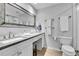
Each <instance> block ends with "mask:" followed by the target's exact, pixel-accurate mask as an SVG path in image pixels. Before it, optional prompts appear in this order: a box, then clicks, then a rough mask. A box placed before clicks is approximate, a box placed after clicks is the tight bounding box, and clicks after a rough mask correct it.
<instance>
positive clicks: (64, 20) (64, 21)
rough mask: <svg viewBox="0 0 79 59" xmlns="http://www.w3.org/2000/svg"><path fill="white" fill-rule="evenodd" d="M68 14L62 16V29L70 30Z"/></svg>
mask: <svg viewBox="0 0 79 59" xmlns="http://www.w3.org/2000/svg"><path fill="white" fill-rule="evenodd" d="M68 30H69V29H68V16H62V17H60V31H68Z"/></svg>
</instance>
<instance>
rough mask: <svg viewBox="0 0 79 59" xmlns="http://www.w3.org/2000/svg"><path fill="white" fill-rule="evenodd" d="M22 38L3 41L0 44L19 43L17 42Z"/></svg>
mask: <svg viewBox="0 0 79 59" xmlns="http://www.w3.org/2000/svg"><path fill="white" fill-rule="evenodd" d="M22 39H23V38H22V37H20V38H13V39H9V40H5V41H0V43H3V44H4V43H10V42H14V41H19V40H22Z"/></svg>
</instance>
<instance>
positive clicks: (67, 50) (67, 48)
mask: <svg viewBox="0 0 79 59" xmlns="http://www.w3.org/2000/svg"><path fill="white" fill-rule="evenodd" d="M60 43H61V45H62V47H61V50H62V52H63V56H74V55H75V50H74V48H73V47H72V46H71V44H72V37H60Z"/></svg>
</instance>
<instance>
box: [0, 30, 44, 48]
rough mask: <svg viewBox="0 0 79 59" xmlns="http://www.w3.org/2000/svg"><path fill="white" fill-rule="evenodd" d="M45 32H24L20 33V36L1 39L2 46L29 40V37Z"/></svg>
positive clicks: (0, 45) (0, 44)
mask: <svg viewBox="0 0 79 59" xmlns="http://www.w3.org/2000/svg"><path fill="white" fill-rule="evenodd" d="M43 33H44V32H36V33H24V34H22V35H20V36H18V37H16V38H12V39H8V40H4V41H0V48H1V47H3V46H7V45H10V44H13V43H16V42H19V41H22V40H27V39H29V38H31V37H34V36H36V35H39V34H43Z"/></svg>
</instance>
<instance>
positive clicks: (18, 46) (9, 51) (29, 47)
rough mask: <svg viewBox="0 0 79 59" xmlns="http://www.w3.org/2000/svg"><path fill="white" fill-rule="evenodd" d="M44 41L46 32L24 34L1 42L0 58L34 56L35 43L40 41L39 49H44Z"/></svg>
mask: <svg viewBox="0 0 79 59" xmlns="http://www.w3.org/2000/svg"><path fill="white" fill-rule="evenodd" d="M44 39H45V34H44V32H38V33H37V32H36V33H31V34H27V33H24V34H22V35H21V36H18V37H16V38H13V39H9V40H4V41H0V56H33V43H34V42H35V41H38V40H39V43H37V46H39V48H37V49H42V48H43V47H44ZM40 40H41V41H40Z"/></svg>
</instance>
